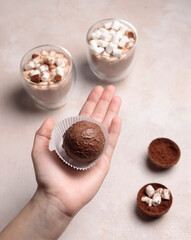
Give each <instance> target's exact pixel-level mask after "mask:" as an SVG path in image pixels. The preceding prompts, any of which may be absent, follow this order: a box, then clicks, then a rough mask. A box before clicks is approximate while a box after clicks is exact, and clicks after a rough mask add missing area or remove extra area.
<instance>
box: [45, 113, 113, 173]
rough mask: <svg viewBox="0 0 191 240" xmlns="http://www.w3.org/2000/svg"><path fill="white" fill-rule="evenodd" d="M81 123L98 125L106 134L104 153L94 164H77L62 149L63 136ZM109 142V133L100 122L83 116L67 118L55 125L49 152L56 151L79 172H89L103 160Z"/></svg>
mask: <svg viewBox="0 0 191 240" xmlns="http://www.w3.org/2000/svg"><path fill="white" fill-rule="evenodd" d="M80 121H88V122H92V123H96V124H97V125H98V126H99V127H100V128H101V130H102V132H103V134H104V137H105V146H104V149H103V151H102V152H101V154H100V155H99V157H98V158H97V159H96V160H94V161H93V162H90V163H81V162H77V161H75V160H73V159H72V158H70V157H69V156H68V155H67V154H66V152H65V150H64V149H63V147H62V144H63V135H64V133H65V132H66V130H67V129H68V128H69V127H70V126H71V125H73V124H74V123H77V122H80ZM108 142H109V136H108V131H107V129H106V128H105V127H104V126H103V125H102V124H101V123H99V122H98V121H96V120H94V119H92V118H88V117H83V116H75V117H69V118H66V119H64V120H62V121H60V122H58V123H57V124H56V125H55V127H54V129H53V131H52V134H51V139H50V143H49V150H50V151H53V150H55V151H56V153H57V155H58V156H59V157H60V158H61V159H62V160H63V161H64V162H65V163H66V164H67V165H69V166H70V167H73V168H75V169H77V170H87V169H89V168H91V167H93V166H94V165H95V164H96V163H97V162H98V160H99V159H100V158H101V156H102V155H103V154H104V152H105V151H106V148H107V146H108Z"/></svg>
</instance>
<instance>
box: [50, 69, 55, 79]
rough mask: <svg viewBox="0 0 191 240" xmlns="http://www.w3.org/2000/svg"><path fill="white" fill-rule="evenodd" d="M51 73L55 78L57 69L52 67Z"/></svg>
mask: <svg viewBox="0 0 191 240" xmlns="http://www.w3.org/2000/svg"><path fill="white" fill-rule="evenodd" d="M51 73H52V77H53V78H54V77H55V76H56V69H52V70H51Z"/></svg>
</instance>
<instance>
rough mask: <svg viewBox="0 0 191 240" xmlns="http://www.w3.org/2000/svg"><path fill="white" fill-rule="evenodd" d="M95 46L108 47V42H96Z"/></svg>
mask: <svg viewBox="0 0 191 240" xmlns="http://www.w3.org/2000/svg"><path fill="white" fill-rule="evenodd" d="M97 45H98V46H99V47H103V48H104V47H107V45H108V42H106V41H104V40H98V41H97Z"/></svg>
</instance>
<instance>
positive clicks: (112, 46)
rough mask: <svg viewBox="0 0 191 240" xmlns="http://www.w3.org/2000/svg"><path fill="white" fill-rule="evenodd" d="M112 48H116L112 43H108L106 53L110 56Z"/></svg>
mask: <svg viewBox="0 0 191 240" xmlns="http://www.w3.org/2000/svg"><path fill="white" fill-rule="evenodd" d="M114 48H116V45H115V44H114V43H112V42H110V43H109V44H108V45H107V47H106V52H107V53H109V54H110V53H112V51H113V49H114Z"/></svg>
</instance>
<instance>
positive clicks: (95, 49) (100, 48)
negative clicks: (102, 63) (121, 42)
mask: <svg viewBox="0 0 191 240" xmlns="http://www.w3.org/2000/svg"><path fill="white" fill-rule="evenodd" d="M93 50H94V52H95V53H96V54H101V53H102V52H103V51H104V48H102V47H97V48H94V49H93Z"/></svg>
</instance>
